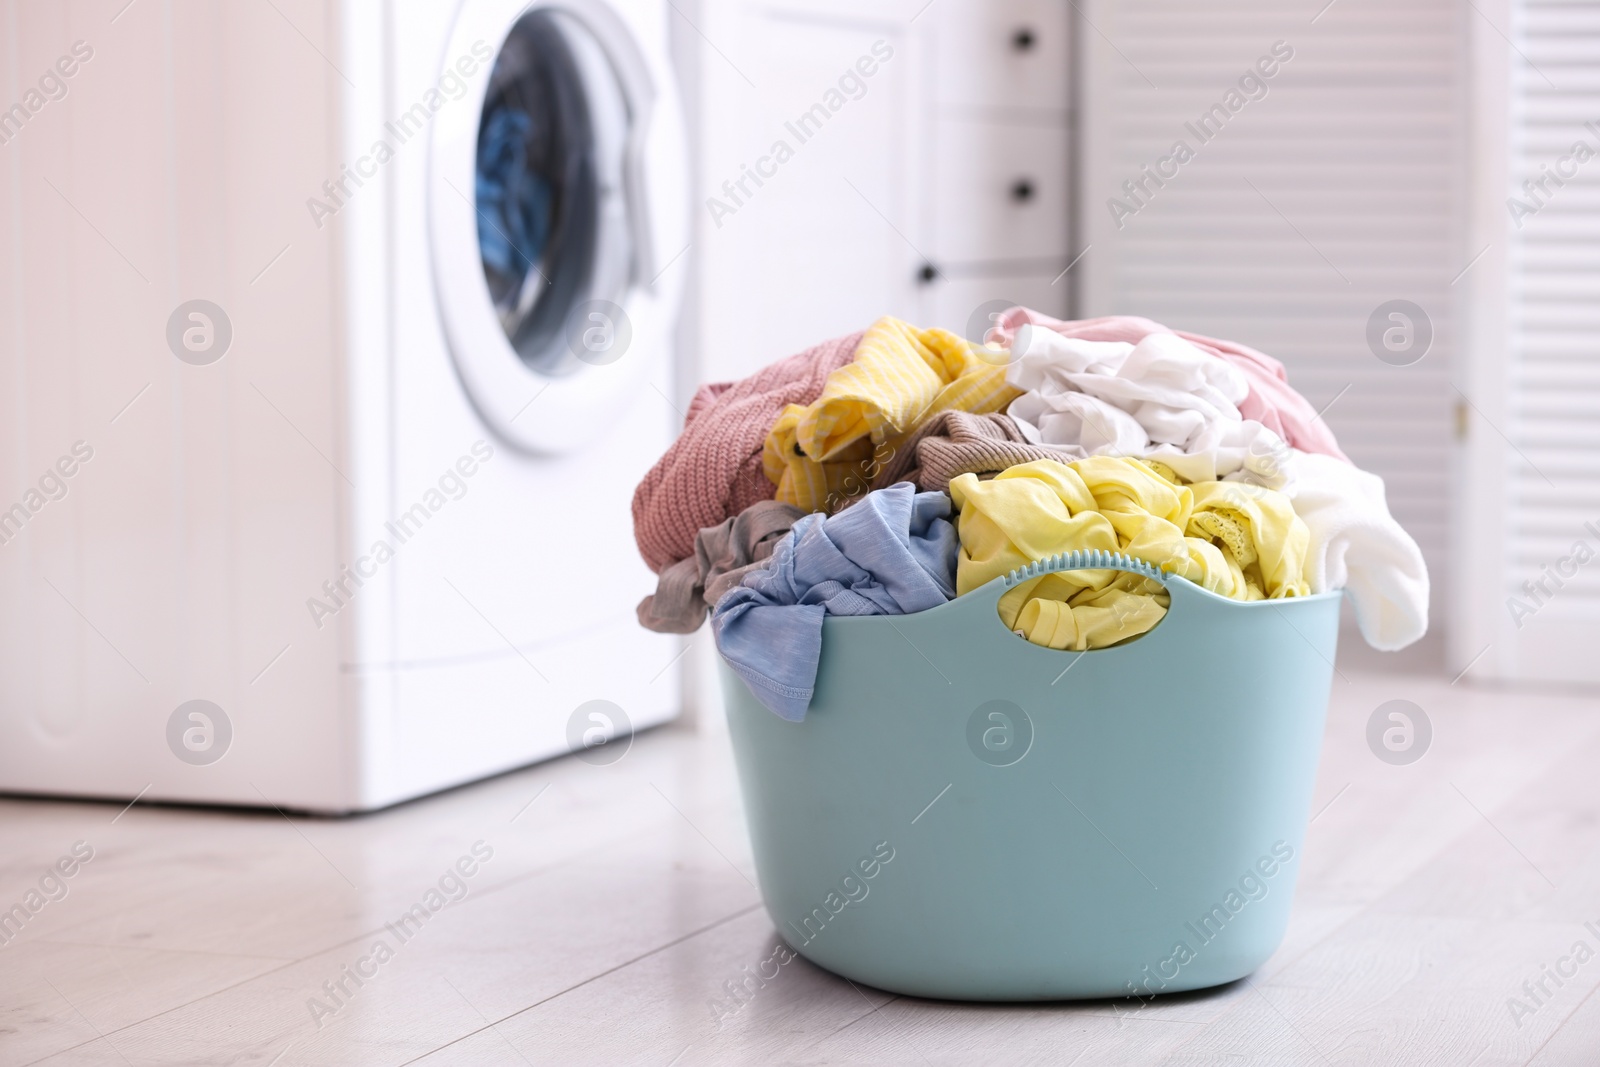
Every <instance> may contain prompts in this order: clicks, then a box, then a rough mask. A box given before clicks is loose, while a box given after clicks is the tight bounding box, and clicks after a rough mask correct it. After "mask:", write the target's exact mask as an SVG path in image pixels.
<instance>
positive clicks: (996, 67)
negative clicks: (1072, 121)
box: [924, 0, 1072, 111]
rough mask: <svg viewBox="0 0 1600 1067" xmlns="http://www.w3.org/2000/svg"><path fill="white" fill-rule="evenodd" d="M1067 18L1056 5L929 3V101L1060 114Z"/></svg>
mask: <svg viewBox="0 0 1600 1067" xmlns="http://www.w3.org/2000/svg"><path fill="white" fill-rule="evenodd" d="M1071 16H1072V5H1071V4H1068V3H1064V2H1062V0H1002V2H999V3H996V2H995V0H936V2H935V3H934V4H933V6H932V7H930V8H928V11H927V14H926V15H925V16H924V18H927V19H929V20H931V21H933V23H934V25H933V34H932V35H933V40H934V46H933V55H934V85H935V89H934V101H935V103H938V104H947V105H958V106H960V105H974V106H981V107H1009V108H1017V107H1026V108H1055V109H1060V110H1062V111H1065V110H1066V108H1067V107H1068V106H1069V102H1070V90H1069V85H1070V75H1071V62H1072V49H1071V47H1070V45H1069V41H1068V33H1069V29H1070V27H1071Z"/></svg>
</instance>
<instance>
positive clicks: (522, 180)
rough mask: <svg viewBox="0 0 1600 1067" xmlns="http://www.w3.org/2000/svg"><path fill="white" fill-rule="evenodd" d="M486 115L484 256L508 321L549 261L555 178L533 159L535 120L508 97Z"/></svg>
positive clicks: (480, 167)
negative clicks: (537, 267)
mask: <svg viewBox="0 0 1600 1067" xmlns="http://www.w3.org/2000/svg"><path fill="white" fill-rule="evenodd" d="M485 112H486V114H485V117H484V120H483V125H482V127H481V128H480V129H479V132H478V152H477V170H476V178H475V183H474V186H473V192H474V195H475V197H476V200H477V208H478V212H479V217H480V219H481V220H482V221H481V223H480V225H479V226H478V252H479V256H480V257H481V258H482V260H483V266H484V273H485V274H486V275H487V277H488V281H489V295H490V296H491V298H492V299H493V300H494V305H495V310H496V311H498V312H499V313H500V315H501V317H502V320H509V318H510V317H511V316H512V315H513V313H514V312H515V311H516V309H517V306H518V303H519V301H520V300H521V299H522V297H523V293H524V288H525V286H524V281H525V279H526V278H527V276H528V273H529V271H531V270H532V269H533V267H534V264H536V263H538V262H540V261H542V260H543V259H544V251H545V245H546V244H547V243H548V242H549V240H550V230H551V226H552V219H551V213H550V206H551V200H552V197H551V192H550V182H549V179H548V178H546V177H545V175H543V174H541V173H540V172H539V170H538V169H537V168H536V167H534V166H532V165H531V164H530V161H529V159H528V143H529V140H530V136H531V135H533V134H534V125H535V119H534V116H533V115H531V114H529V113H528V112H526V111H524V110H522V109H521V108H518V107H512V106H508V104H507V102H506V100H505V99H504V97H503V96H498V97H493V98H492V99H491V100H490V102H489V105H488V107H487V108H486V109H485ZM539 132H540V133H544V132H546V131H542V130H541V131H539ZM529 256H532V257H533V259H532V260H529V259H528V258H527V257H529Z"/></svg>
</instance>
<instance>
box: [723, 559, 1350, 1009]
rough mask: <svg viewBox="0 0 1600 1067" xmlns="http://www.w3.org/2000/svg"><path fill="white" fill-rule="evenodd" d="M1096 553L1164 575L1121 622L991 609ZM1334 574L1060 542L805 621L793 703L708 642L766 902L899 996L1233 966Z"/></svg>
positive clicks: (1277, 883) (1293, 804) (1251, 934)
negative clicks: (1073, 633) (895, 604)
mask: <svg viewBox="0 0 1600 1067" xmlns="http://www.w3.org/2000/svg"><path fill="white" fill-rule="evenodd" d="M1107 567H1109V568H1115V569H1119V570H1127V571H1133V572H1135V573H1138V574H1143V575H1145V576H1146V577H1150V578H1154V579H1156V580H1158V581H1161V582H1162V583H1163V584H1164V585H1165V586H1166V588H1167V590H1168V591H1169V592H1170V594H1171V597H1172V604H1171V607H1170V609H1169V610H1168V612H1167V614H1166V616H1165V617H1164V618H1163V619H1162V620H1161V622H1160V623H1158V624H1157V625H1156V627H1155V628H1154V629H1153V630H1151V631H1150V632H1149V633H1147V634H1145V635H1144V636H1143V637H1140V638H1138V639H1137V640H1134V641H1130V642H1128V643H1126V644H1123V645H1118V646H1116V647H1113V648H1107V649H1100V650H1097V651H1092V652H1085V653H1070V652H1058V651H1054V650H1051V649H1047V648H1041V647H1039V646H1037V645H1033V644H1031V643H1029V642H1027V641H1025V640H1023V639H1022V638H1020V637H1018V636H1016V635H1015V634H1012V633H1010V632H1008V631H1007V630H1006V629H1005V627H1004V625H1003V624H1002V623H1001V622H1000V619H999V616H998V615H997V613H996V603H997V601H998V600H999V599H1000V596H1001V594H1002V593H1004V592H1005V591H1006V590H1007V589H1009V588H1011V587H1012V586H1014V585H1016V584H1017V583H1018V582H1021V581H1025V580H1027V579H1029V578H1032V577H1036V576H1038V575H1040V574H1045V573H1049V572H1051V571H1061V570H1073V569H1084V568H1107ZM1339 596H1340V594H1338V593H1325V594H1322V595H1319V596H1310V597H1304V598H1291V599H1288V600H1271V601H1256V602H1253V603H1242V602H1239V601H1234V600H1228V599H1226V598H1224V597H1220V596H1217V595H1216V594H1213V593H1209V592H1206V591H1205V590H1203V589H1201V588H1200V587H1198V586H1196V585H1194V584H1192V583H1190V582H1188V581H1185V580H1183V579H1181V578H1174V577H1171V576H1168V575H1165V574H1163V573H1161V572H1160V571H1158V570H1156V569H1154V568H1152V567H1151V566H1149V565H1148V564H1145V563H1142V562H1139V561H1137V560H1133V559H1130V558H1128V557H1126V556H1120V555H1112V554H1108V553H1098V552H1082V553H1070V554H1067V555H1064V556H1057V557H1054V558H1052V559H1048V560H1044V561H1041V562H1039V563H1035V564H1031V565H1029V566H1027V567H1023V568H1020V569H1019V570H1016V571H1013V572H1012V573H1010V574H1008V575H1005V576H1004V577H1001V578H996V579H995V580H994V581H992V582H990V583H988V584H987V585H985V586H983V587H982V588H980V589H976V590H973V591H972V592H971V593H968V594H967V595H966V596H963V597H959V598H957V599H956V600H953V601H951V602H950V603H948V604H944V605H941V606H940V607H938V608H934V609H933V610H931V611H924V612H919V613H917V614H914V615H901V616H878V617H868V618H829V619H827V620H826V621H825V622H824V623H823V631H822V659H821V664H820V669H819V671H818V673H817V686H816V693H815V696H814V697H813V698H812V701H811V707H810V710H809V711H808V712H807V714H806V719H805V721H804V722H800V723H791V722H786V721H784V720H782V719H780V718H778V717H777V716H776V715H774V714H772V713H771V712H770V711H768V710H767V709H766V708H764V707H763V706H762V705H761V704H760V703H758V702H757V701H756V700H755V698H754V697H752V696H751V695H750V692H749V690H747V689H746V688H745V684H744V682H743V681H742V680H741V679H740V678H739V677H738V676H737V675H736V674H734V673H733V672H732V671H731V670H729V669H728V667H727V665H726V664H723V667H722V688H723V693H724V695H725V697H726V705H727V713H728V719H729V727H730V732H731V735H732V740H733V748H734V754H735V758H736V761H737V763H738V768H739V778H740V784H741V788H742V791H743V795H744V802H745V811H746V815H747V817H748V820H749V827H750V837H751V844H752V846H753V848H754V853H755V861H756V869H757V872H758V875H759V878H760V882H761V893H762V896H763V897H764V898H765V900H766V906H767V911H768V913H769V914H770V915H771V917H772V921H773V923H774V924H775V925H776V926H777V928H778V931H779V932H780V933H781V934H782V935H783V937H784V938H785V939H787V940H788V941H789V943H790V944H791V945H792V946H793V947H794V948H795V949H796V950H797V951H798V952H799V953H800V954H801V955H803V956H805V957H806V958H807V959H809V960H811V961H812V962H813V963H816V964H818V965H819V966H822V967H825V968H827V969H828V970H830V971H834V972H836V973H838V974H841V975H844V976H845V977H847V978H851V979H854V980H856V981H859V982H863V983H866V984H868V985H872V986H876V987H878V988H880V989H886V990H890V991H893V992H897V993H906V994H911V995H915V996H926V997H944V998H951V999H961V1000H1055V999H1069V998H1084V997H1110V996H1127V995H1129V994H1130V993H1135V994H1137V995H1140V996H1146V995H1149V994H1152V993H1156V992H1176V991H1179V990H1185V989H1199V988H1203V987H1206V986H1213V985H1218V984H1221V983H1224V982H1230V981H1233V980H1235V979H1238V978H1241V977H1243V976H1245V975H1247V974H1249V973H1250V972H1251V971H1253V970H1255V969H1256V968H1257V967H1258V966H1260V965H1261V963H1262V962H1264V961H1265V960H1266V959H1267V957H1268V956H1270V955H1271V954H1272V952H1273V951H1274V950H1275V949H1276V948H1277V946H1278V943H1279V941H1280V940H1281V939H1282V937H1283V932H1284V928H1285V926H1286V925H1287V923H1288V919H1289V904H1290V899H1291V897H1292V896H1293V892H1294V884H1295V878H1296V875H1297V874H1298V872H1299V867H1300V848H1301V841H1302V837H1303V835H1304V833H1305V828H1306V822H1307V818H1308V815H1309V807H1310V803H1311V792H1312V786H1313V783H1314V781H1315V778H1316V769H1317V758H1318V751H1319V748H1320V746H1321V741H1322V729H1323V720H1324V716H1325V713H1326V710H1327V702H1328V690H1329V685H1330V682H1331V675H1332V671H1333V658H1334V652H1335V648H1336V643H1337V639H1338V623H1339ZM1180 945H1182V946H1183V948H1182V949H1180V948H1179V946H1180Z"/></svg>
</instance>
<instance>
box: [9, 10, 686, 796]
mask: <svg viewBox="0 0 1600 1067" xmlns="http://www.w3.org/2000/svg"><path fill="white" fill-rule="evenodd" d="M667 10H668V8H667V5H666V4H665V3H658V2H653V0H556V2H551V3H544V2H539V0H535V2H533V3H528V2H525V0H462V2H460V3H458V4H445V3H429V4H414V3H400V2H390V0H342V2H335V0H285V2H281V3H278V4H249V5H232V4H229V5H222V4H215V5H210V4H207V5H177V6H170V5H158V4H151V5H129V6H126V7H124V6H123V5H121V4H106V5H30V4H23V3H9V4H5V5H3V10H0V20H3V21H4V22H5V25H4V26H3V27H0V30H3V35H4V36H6V37H8V38H9V39H10V41H11V42H12V45H11V47H9V48H7V49H3V50H0V64H3V77H0V92H3V93H4V94H9V95H7V98H6V100H4V101H0V105H10V104H11V103H12V100H13V98H14V99H15V100H16V101H17V102H18V103H19V104H20V106H21V110H20V112H19V111H18V110H17V109H16V108H15V107H13V108H12V110H11V111H10V112H7V113H6V117H5V118H4V119H0V193H3V194H4V199H3V200H0V223H3V226H4V231H3V232H0V248H3V249H4V250H5V253H6V254H5V255H4V257H3V260H4V262H3V263H0V293H3V294H4V297H3V298H4V299H5V300H6V312H5V314H4V315H0V318H9V319H10V323H9V325H8V327H7V328H6V329H3V330H0V418H3V420H4V425H3V426H0V791H5V792H11V793H29V794H52V795H73V796H86V797H98V798H108V799H118V800H123V801H131V800H133V799H134V798H136V797H137V798H140V799H141V800H142V801H144V802H156V801H177V802H204V803H220V804H240V805H254V806H264V805H273V806H277V807H280V808H283V809H285V810H303V811H314V812H327V813H344V812H353V811H361V810H369V809H373V808H377V807H382V806H385V805H389V804H393V803H395V802H398V801H401V800H405V799H408V798H412V797H416V796H419V795H423V794H426V793H430V792H433V791H437V790H440V789H445V788H448V787H450V786H454V785H457V784H460V783H463V782H468V781H471V780H474V779H478V778H482V777H485V776H488V775H493V774H496V773H499V772H503V771H506V770H510V769H513V768H516V767H520V766H524V765H526V764H529V763H531V762H534V761H538V760H541V759H544V758H548V757H552V756H556V755H560V754H563V753H567V752H569V751H574V750H576V751H578V753H579V755H580V756H581V757H582V758H584V759H586V760H587V761H589V762H591V763H594V764H596V765H597V767H604V766H605V765H607V764H611V763H614V762H615V761H616V760H617V759H620V758H625V757H626V753H627V750H628V745H629V736H630V733H631V732H633V731H637V730H640V729H643V728H645V727H648V726H651V725H655V724H659V723H661V722H664V721H666V720H668V719H670V718H672V717H673V716H674V715H675V714H676V713H677V710H678V708H679V706H680V703H681V688H680V678H679V662H678V659H679V656H680V653H681V652H682V649H681V648H680V646H679V644H678V643H677V641H676V640H675V639H672V638H667V637H663V636H661V635H656V634H651V633H648V632H646V631H644V630H642V629H641V628H640V627H639V626H638V625H637V623H636V622H635V620H634V614H633V611H634V605H635V604H636V603H637V601H638V599H639V598H640V597H641V596H642V595H644V594H645V593H647V592H649V591H651V589H652V588H653V585H654V578H653V576H652V575H650V574H649V572H648V571H647V570H646V568H645V567H644V566H643V564H642V563H641V562H640V561H639V559H638V554H637V552H636V550H635V548H634V545H633V540H632V526H631V517H630V512H629V505H630V500H631V495H632V490H633V486H634V485H635V484H636V483H637V481H638V480H639V478H640V477H641V476H642V475H643V473H644V471H645V470H647V469H648V467H649V466H650V464H651V463H653V462H654V460H655V459H656V458H657V457H658V456H659V455H660V454H661V452H662V451H663V450H664V449H665V447H666V446H667V444H668V443H669V442H670V439H671V437H672V434H673V433H674V432H675V428H676V426H677V425H678V424H680V423H681V419H682V416H681V415H680V414H679V413H678V411H677V410H676V407H675V402H674V399H673V397H674V395H675V390H674V369H673V368H674V353H673V345H672V338H673V332H674V325H675V318H676V314H677V305H678V297H679V292H680V289H681V286H682V281H683V278H684V276H685V272H686V270H687V263H688V260H689V257H688V256H687V251H688V244H689V238H688V211H689V208H688V203H687V195H688V193H687V187H686V174H685V148H684V144H683V135H682V127H681V118H680V111H679V107H678V102H677V97H676V94H675V91H674V87H673V79H672V74H671V70H670V67H669V62H668V38H667V25H666V12H667ZM69 69H70V73H68V70H69ZM35 90H37V91H35ZM35 104H37V105H38V106H35ZM596 773H604V772H603V770H597V772H596Z"/></svg>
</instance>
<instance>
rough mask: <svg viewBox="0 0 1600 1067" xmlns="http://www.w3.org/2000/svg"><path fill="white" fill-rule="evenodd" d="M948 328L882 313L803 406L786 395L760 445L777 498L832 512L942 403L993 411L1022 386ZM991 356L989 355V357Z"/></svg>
mask: <svg viewBox="0 0 1600 1067" xmlns="http://www.w3.org/2000/svg"><path fill="white" fill-rule="evenodd" d="M983 352H984V349H983V348H982V346H980V345H974V344H971V343H970V342H968V341H965V340H963V339H962V338H960V337H958V336H956V335H955V334H953V333H951V332H950V331H948V330H940V329H930V330H919V329H917V328H916V327H915V326H912V325H910V324H909V323H905V322H902V321H900V320H899V319H896V318H890V317H887V316H885V317H884V318H881V319H879V320H878V321H877V322H875V323H873V324H872V325H871V326H870V327H868V329H867V331H866V333H865V334H864V335H863V336H862V338H861V343H860V344H859V345H857V346H856V351H855V356H854V357H853V358H852V360H851V361H850V362H849V363H847V364H845V365H844V366H842V367H840V368H839V369H838V370H836V371H834V372H833V373H832V374H830V375H828V381H827V384H826V385H824V386H823V389H822V395H821V396H819V397H818V398H817V399H816V401H815V402H814V403H812V404H811V405H810V406H809V407H804V406H801V405H799V404H790V405H789V406H788V407H787V408H785V409H784V410H783V413H782V414H781V415H779V416H778V420H777V421H776V422H775V423H773V426H772V429H771V431H769V432H768V434H767V440H766V444H765V445H764V446H763V448H762V452H761V466H762V470H764V471H765V472H766V475H767V478H768V479H769V480H770V481H771V482H772V483H773V484H774V485H776V486H777V487H778V492H777V499H778V500H780V501H782V502H783V503H785V504H793V505H795V506H796V507H799V508H804V509H805V510H807V511H833V510H835V509H836V507H837V505H838V503H839V502H840V498H841V497H843V496H849V495H852V494H859V493H860V492H863V491H865V486H866V485H867V484H868V483H870V482H871V481H872V478H873V475H874V474H876V473H877V469H878V467H879V465H881V464H882V463H883V462H885V461H886V460H887V459H888V457H889V456H890V455H892V454H893V450H894V449H895V448H897V447H898V445H899V443H900V441H901V440H903V439H904V438H905V437H907V436H909V435H910V434H911V433H912V432H913V431H914V430H915V429H916V428H917V427H918V426H919V425H920V424H921V423H922V422H924V421H926V420H927V419H928V418H929V417H930V416H932V415H936V414H938V413H939V412H941V411H947V410H950V409H957V410H960V411H970V412H973V413H975V414H983V413H985V412H990V411H999V410H1001V409H1002V408H1004V407H1005V406H1006V405H1007V404H1009V403H1010V402H1011V401H1012V400H1013V399H1014V398H1015V397H1016V396H1017V395H1018V391H1017V390H1016V389H1014V388H1012V387H1011V386H1009V385H1007V384H1006V368H1005V364H1004V363H1003V362H1001V363H992V362H990V361H989V360H988V359H986V358H984V355H983ZM991 358H992V357H991Z"/></svg>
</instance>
